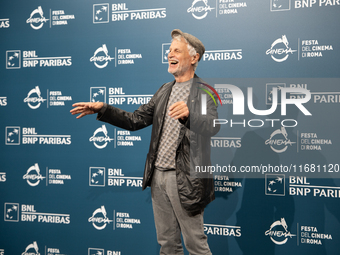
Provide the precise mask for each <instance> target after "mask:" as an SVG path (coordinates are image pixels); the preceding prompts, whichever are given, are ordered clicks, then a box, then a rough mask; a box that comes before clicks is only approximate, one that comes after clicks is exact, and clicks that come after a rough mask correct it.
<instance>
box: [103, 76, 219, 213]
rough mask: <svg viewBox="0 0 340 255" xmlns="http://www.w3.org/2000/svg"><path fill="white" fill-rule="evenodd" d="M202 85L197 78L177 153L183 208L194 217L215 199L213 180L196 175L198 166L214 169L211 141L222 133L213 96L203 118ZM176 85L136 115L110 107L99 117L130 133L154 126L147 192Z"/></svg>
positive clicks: (169, 85)
mask: <svg viewBox="0 0 340 255" xmlns="http://www.w3.org/2000/svg"><path fill="white" fill-rule="evenodd" d="M201 83H203V81H202V80H201V79H200V78H198V77H197V76H196V75H195V78H194V79H193V84H192V86H191V89H190V96H189V98H188V102H187V105H188V108H189V113H190V116H189V118H188V119H187V120H186V121H185V122H183V121H181V123H182V124H183V125H182V126H181V129H180V133H179V137H178V143H177V144H178V147H177V151H176V176H177V186H178V193H179V196H180V200H181V203H182V206H183V208H184V209H186V210H187V211H188V212H190V213H193V214H195V213H197V212H200V211H202V210H203V209H204V208H205V206H206V205H207V204H208V203H210V202H211V201H212V200H214V198H215V195H214V183H213V178H212V177H213V176H212V175H210V176H209V177H210V178H202V176H197V175H196V174H195V166H210V165H211V163H210V138H211V136H213V135H215V134H216V133H217V132H218V131H219V125H218V126H216V127H213V120H214V119H218V116H217V106H216V105H215V103H214V101H213V99H212V98H211V97H210V96H209V95H207V114H206V115H201V96H200V95H201V94H206V92H204V91H203V90H201V89H199V87H200V88H204V89H207V87H206V86H204V85H202V84H201ZM174 84H175V81H172V82H169V83H165V84H163V85H162V86H161V87H160V88H159V90H158V91H157V92H156V93H155V94H154V96H153V97H152V98H151V100H150V101H149V103H147V104H144V105H141V106H140V107H139V108H138V109H137V110H136V111H134V112H133V113H131V112H126V111H124V110H121V109H119V108H116V107H114V106H111V105H106V104H105V106H104V107H103V109H102V110H101V111H100V112H99V113H98V117H97V119H98V120H100V121H104V122H107V123H110V124H112V125H114V126H117V127H120V128H123V129H127V130H130V131H134V130H138V129H142V128H144V127H147V126H149V125H153V126H152V133H151V141H150V148H149V153H148V155H147V158H146V163H145V170H144V177H143V190H144V189H145V188H146V187H147V186H151V180H152V174H153V172H154V164H155V160H156V158H157V150H158V145H159V142H160V138H161V137H160V134H161V133H162V128H163V123H164V116H165V114H167V113H168V110H167V104H168V99H169V97H170V94H171V89H172V86H173V85H174ZM208 90H209V89H208ZM210 93H212V91H210ZM212 94H213V93H212ZM190 169H191V170H192V171H191V173H190Z"/></svg>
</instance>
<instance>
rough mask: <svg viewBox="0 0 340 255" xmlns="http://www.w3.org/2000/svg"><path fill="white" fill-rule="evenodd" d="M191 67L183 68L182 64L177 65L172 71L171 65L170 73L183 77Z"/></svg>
mask: <svg viewBox="0 0 340 255" xmlns="http://www.w3.org/2000/svg"><path fill="white" fill-rule="evenodd" d="M189 68H190V66H183V65H181V64H180V63H178V64H177V67H176V68H175V69H172V67H171V64H169V68H168V72H169V73H171V74H172V75H173V76H175V77H177V76H181V75H183V74H184V73H186V72H187V71H188V70H189Z"/></svg>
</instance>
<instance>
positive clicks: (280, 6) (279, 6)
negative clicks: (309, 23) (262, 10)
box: [270, 0, 291, 12]
mask: <svg viewBox="0 0 340 255" xmlns="http://www.w3.org/2000/svg"><path fill="white" fill-rule="evenodd" d="M290 1H291V0H270V11H272V12H274V11H289V10H290Z"/></svg>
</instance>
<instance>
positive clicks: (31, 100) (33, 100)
mask: <svg viewBox="0 0 340 255" xmlns="http://www.w3.org/2000/svg"><path fill="white" fill-rule="evenodd" d="M34 95H36V96H34ZM44 101H46V99H43V98H42V97H41V91H40V89H39V87H38V86H35V88H34V89H31V90H30V92H28V94H27V97H26V98H25V99H24V102H25V103H27V104H28V106H29V107H30V108H31V109H37V108H39V107H40V105H41V103H42V102H44Z"/></svg>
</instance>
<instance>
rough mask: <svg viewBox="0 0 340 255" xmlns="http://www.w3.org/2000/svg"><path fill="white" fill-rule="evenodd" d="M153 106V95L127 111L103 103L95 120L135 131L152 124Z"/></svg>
mask: <svg viewBox="0 0 340 255" xmlns="http://www.w3.org/2000/svg"><path fill="white" fill-rule="evenodd" d="M154 107H155V102H154V97H152V98H151V100H150V101H149V103H147V104H144V105H141V106H140V107H139V108H138V109H137V110H135V111H134V112H127V111H124V110H122V109H119V108H117V107H114V106H112V105H108V104H104V107H103V108H102V110H101V111H100V112H99V113H98V115H97V120H100V121H103V122H107V123H109V124H111V125H114V126H116V127H119V128H123V129H126V130H130V131H135V130H139V129H142V128H145V127H147V126H149V125H151V124H152V122H153V113H154Z"/></svg>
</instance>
